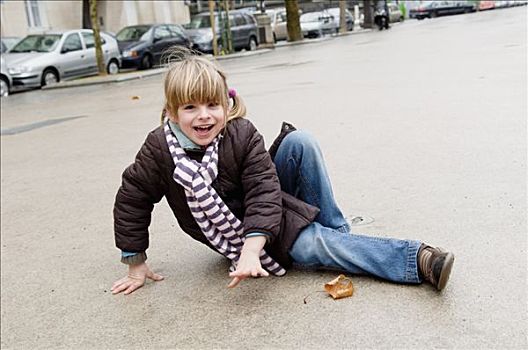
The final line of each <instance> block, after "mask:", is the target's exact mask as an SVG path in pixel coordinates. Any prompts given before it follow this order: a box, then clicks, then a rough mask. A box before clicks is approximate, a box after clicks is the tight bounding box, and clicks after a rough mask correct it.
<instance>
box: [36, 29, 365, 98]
mask: <svg viewBox="0 0 528 350" xmlns="http://www.w3.org/2000/svg"><path fill="white" fill-rule="evenodd" d="M371 31H372V29H359V30H354V31H351V32H346V33H343V34H337V35H332V36H325V37H322V38H318V39H309V40H306V39H305V40H302V41H295V42H286V41H284V42H279V43H277V44H276V45H275V46H274V47H272V48H262V49H259V50H257V51H242V52H237V53H234V54H230V55H225V56H217V57H216V60H218V61H223V60H230V59H236V58H244V57H251V56H256V55H263V54H266V53H269V52H272V51H273V50H275V49H280V48H284V47H289V46H296V45H307V44H317V43H321V42H325V41H329V40H333V39H335V38H337V37H341V36H348V35H354V34H363V33H368V32H371ZM207 56H209V57H211V58H212V57H213V56H212V55H207ZM165 71H166V68H164V67H161V68H154V69H149V70H130V71H126V72H120V73H118V74H113V75H106V76H90V77H85V78H80V79H75V80H69V81H61V82H59V83H57V84H53V85H47V86H43V87H42V89H43V90H50V89H62V88H69V87H76V86H88V85H97V84H108V83H120V82H124V81H128V80H134V79H142V78H146V77H150V76H153V75H158V74H163V73H164V72H165Z"/></svg>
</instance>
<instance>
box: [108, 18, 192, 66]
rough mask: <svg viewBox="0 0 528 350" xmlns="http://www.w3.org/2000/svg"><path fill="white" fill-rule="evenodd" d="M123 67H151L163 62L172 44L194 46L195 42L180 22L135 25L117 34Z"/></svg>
mask: <svg viewBox="0 0 528 350" xmlns="http://www.w3.org/2000/svg"><path fill="white" fill-rule="evenodd" d="M116 39H117V43H118V45H119V50H120V51H121V56H122V57H121V67H122V68H139V69H149V68H152V67H153V66H155V65H159V64H161V63H162V55H163V52H164V51H165V50H166V49H168V48H169V47H171V46H174V45H180V46H184V47H187V48H192V46H193V42H192V40H191V38H190V37H189V35H188V34H187V33H186V32H185V30H184V29H183V27H182V26H180V25H179V24H146V25H134V26H128V27H125V28H123V29H121V30H120V31H119V32H118V33H117V35H116Z"/></svg>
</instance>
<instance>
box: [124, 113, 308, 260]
mask: <svg viewBox="0 0 528 350" xmlns="http://www.w3.org/2000/svg"><path fill="white" fill-rule="evenodd" d="M291 130H294V128H293V127H292V126H291V125H289V124H286V123H285V124H283V127H282V130H281V134H280V135H279V137H278V138H277V140H276V141H275V143H274V145H273V146H272V148H271V149H270V152H272V153H273V154H274V153H275V152H276V149H277V147H278V145H279V144H280V142H281V141H282V139H283V138H284V137H285V135H286V134H287V133H288V132H289V131H291ZM187 154H188V155H189V156H190V157H191V158H193V159H196V160H201V157H202V156H203V151H196V152H192V151H187ZM218 158H219V161H218V177H217V178H216V180H215V181H214V182H213V184H212V186H213V187H214V189H215V190H216V191H217V193H218V195H219V196H220V197H221V198H222V200H223V201H224V203H225V204H226V205H227V206H228V207H229V208H230V209H231V211H232V212H233V214H234V215H235V216H236V217H237V218H239V219H240V220H241V221H242V222H243V223H244V234H247V233H250V232H264V233H267V234H269V235H270V236H271V239H270V240H269V242H268V243H267V244H266V246H265V249H266V251H267V252H268V254H269V255H271V256H272V257H273V258H274V259H275V260H276V261H277V262H279V263H280V264H281V265H282V266H283V267H285V268H287V267H289V266H290V265H291V259H290V257H289V255H288V249H289V248H290V247H291V245H292V244H293V242H294V241H295V239H296V238H297V236H298V234H299V232H300V230H301V229H302V228H304V227H305V226H307V225H308V224H309V223H311V222H312V221H313V219H314V217H315V216H316V215H317V213H318V209H317V208H315V207H313V206H310V205H308V204H306V203H304V202H302V201H300V200H298V199H296V198H294V197H292V196H290V195H288V194H286V193H285V192H281V189H280V184H279V179H278V177H277V173H276V171H275V166H274V164H273V162H272V158H271V156H270V153H268V152H267V151H266V149H265V147H264V141H263V138H262V136H261V135H260V134H259V132H258V131H257V130H256V128H255V127H254V126H253V124H252V123H251V122H250V121H249V120H247V119H242V118H237V119H234V120H232V121H230V122H229V123H228V124H227V126H226V128H225V130H224V138H223V139H222V140H221V142H220V146H219V150H218ZM173 172H174V162H173V160H172V158H171V155H170V153H169V149H168V146H167V142H166V140H165V134H164V131H163V128H162V127H158V128H157V129H155V130H153V131H152V132H151V133H150V134H149V135H148V136H147V139H146V140H145V143H144V144H143V146H142V147H141V149H140V151H139V152H138V154H137V155H136V159H135V162H134V163H133V164H132V165H130V166H129V167H128V168H126V169H125V171H124V172H123V181H122V185H121V187H120V188H119V191H118V192H117V195H116V201H115V206H114V231H115V241H116V246H117V247H118V248H119V249H121V250H122V251H126V252H144V251H145V250H146V249H147V248H148V246H149V231H148V227H149V225H150V220H151V212H152V210H153V208H154V204H155V203H157V202H159V201H160V200H161V199H162V198H163V196H165V197H166V199H167V202H168V204H169V206H170V208H171V209H172V211H173V213H174V215H175V216H176V219H177V220H178V224H179V226H180V227H181V229H182V230H183V231H185V232H186V233H187V234H189V235H190V236H191V237H192V238H194V239H196V240H197V241H200V242H202V243H204V244H206V245H208V246H209V247H211V245H210V244H209V241H208V240H207V238H206V237H205V235H204V234H203V233H202V231H201V230H200V228H199V227H198V225H197V224H196V221H195V220H194V218H193V216H192V214H191V212H190V210H189V207H188V206H187V201H186V198H185V192H184V190H183V187H181V185H179V184H177V183H176V182H175V181H174V179H173V178H172V176H173ZM211 248H212V247H211ZM212 249H214V248H212ZM215 251H216V250H215Z"/></svg>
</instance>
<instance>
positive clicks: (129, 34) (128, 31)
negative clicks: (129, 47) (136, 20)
mask: <svg viewBox="0 0 528 350" xmlns="http://www.w3.org/2000/svg"><path fill="white" fill-rule="evenodd" d="M149 29H150V26H134V27H125V28H123V29H121V30H120V31H119V33H117V35H116V39H117V40H119V41H140V40H145V39H147V38H146V37H145V34H146V33H147V32H148V30H149Z"/></svg>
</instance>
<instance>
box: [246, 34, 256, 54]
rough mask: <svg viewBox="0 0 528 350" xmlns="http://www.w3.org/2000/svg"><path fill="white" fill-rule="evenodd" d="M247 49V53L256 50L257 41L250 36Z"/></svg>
mask: <svg viewBox="0 0 528 350" xmlns="http://www.w3.org/2000/svg"><path fill="white" fill-rule="evenodd" d="M247 49H248V51H255V50H256V49H257V39H255V37H253V36H252V37H250V38H249V43H248V47H247Z"/></svg>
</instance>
